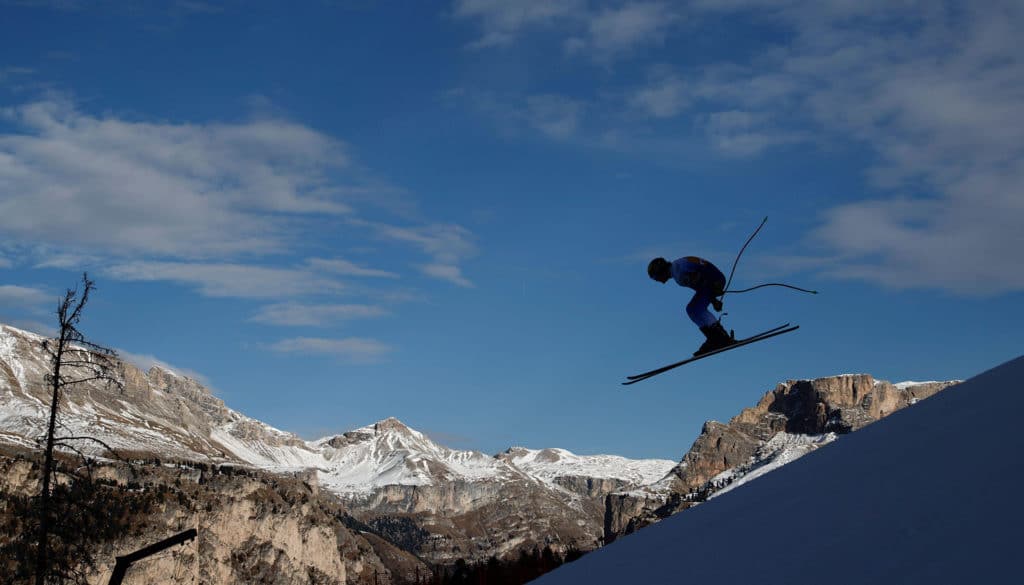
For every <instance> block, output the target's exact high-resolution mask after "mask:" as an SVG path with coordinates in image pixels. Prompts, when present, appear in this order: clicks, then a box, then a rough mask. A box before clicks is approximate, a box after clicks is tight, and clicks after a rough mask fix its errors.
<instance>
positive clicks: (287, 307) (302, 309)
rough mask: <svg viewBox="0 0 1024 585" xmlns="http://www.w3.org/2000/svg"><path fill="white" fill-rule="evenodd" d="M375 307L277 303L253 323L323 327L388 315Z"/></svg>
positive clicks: (255, 318) (260, 311) (260, 313)
mask: <svg viewBox="0 0 1024 585" xmlns="http://www.w3.org/2000/svg"><path fill="white" fill-rule="evenodd" d="M387 314H388V313H387V311H385V310H384V309H382V308H381V307H377V306H373V305H339V304H319V305H314V304H302V303H276V304H273V305H267V306H265V307H262V308H261V309H260V310H259V312H258V313H256V315H254V316H253V318H252V321H256V322H259V323H268V324H271V325H295V326H316V327H323V326H327V325H332V324H334V323H337V322H339V321H346V320H349V319H368V318H374V317H381V316H383V315H387Z"/></svg>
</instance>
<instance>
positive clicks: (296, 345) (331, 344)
mask: <svg viewBox="0 0 1024 585" xmlns="http://www.w3.org/2000/svg"><path fill="white" fill-rule="evenodd" d="M270 350H271V351H274V352H278V353H287V354H303V355H327V356H332V357H337V358H342V359H345V360H348V361H351V362H357V363H362V362H373V361H377V360H378V359H380V358H381V357H383V356H384V355H386V354H388V353H390V352H391V351H392V348H391V347H390V346H388V345H386V344H384V343H381V342H379V341H377V340H375V339H366V338H361V337H348V338H344V339H327V338H322V337H295V338H291V339H283V340H281V341H279V342H277V343H275V344H273V345H271V346H270Z"/></svg>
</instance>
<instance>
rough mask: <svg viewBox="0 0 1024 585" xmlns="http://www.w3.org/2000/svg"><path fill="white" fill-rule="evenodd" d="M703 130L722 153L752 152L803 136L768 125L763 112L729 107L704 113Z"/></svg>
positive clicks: (796, 140) (800, 138) (793, 140)
mask: <svg viewBox="0 0 1024 585" xmlns="http://www.w3.org/2000/svg"><path fill="white" fill-rule="evenodd" d="M705 132H706V133H707V137H708V140H710V141H711V145H712V146H714V147H715V149H716V150H717V151H718V152H720V153H722V154H724V155H726V156H736V157H742V156H752V155H756V154H759V153H761V151H763V150H765V149H766V148H768V147H770V146H777V145H779V144H785V143H787V142H798V141H800V140H802V139H805V138H804V137H803V136H801V135H800V134H798V133H796V132H792V131H787V130H781V129H778V128H774V127H772V125H771V124H770V123H769V122H768V117H767V116H766V115H764V114H760V113H753V112H745V111H740V110H730V111H725V112H714V113H712V114H709V115H708V116H707V117H706V124H705Z"/></svg>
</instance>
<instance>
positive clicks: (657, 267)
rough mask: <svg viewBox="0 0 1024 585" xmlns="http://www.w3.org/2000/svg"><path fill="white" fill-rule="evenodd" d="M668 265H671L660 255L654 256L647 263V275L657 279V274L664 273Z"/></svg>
mask: <svg viewBox="0 0 1024 585" xmlns="http://www.w3.org/2000/svg"><path fill="white" fill-rule="evenodd" d="M670 266H672V265H671V264H670V263H669V261H668V260H665V259H664V258H660V257H659V258H655V259H654V260H651V262H650V264H648V265H647V276H650V277H651V278H652V279H654V280H658V275H660V274H664V273H665V271H666V270H667V269H669V267H670Z"/></svg>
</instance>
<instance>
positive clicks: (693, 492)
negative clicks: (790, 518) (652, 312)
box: [605, 374, 956, 542]
mask: <svg viewBox="0 0 1024 585" xmlns="http://www.w3.org/2000/svg"><path fill="white" fill-rule="evenodd" d="M954 383H956V382H903V383H900V384H895V385H894V384H891V383H889V382H886V381H882V380H875V379H874V378H872V377H871V376H869V375H867V374H857V375H843V376H831V377H827V378H818V379H815V380H790V381H788V382H786V383H783V384H779V385H778V386H777V387H776V388H775V389H774V390H771V391H769V392H768V393H766V394H765V395H764V397H762V398H761V400H760V401H759V402H758V403H757V405H756V406H754V407H752V408H747V409H745V410H743V411H742V412H741V413H740V414H738V415H737V416H735V417H734V418H733V419H732V420H730V421H729V423H728V424H723V423H720V422H716V421H708V422H707V423H705V424H704V428H703V429H702V431H701V434H700V436H699V437H698V438H697V440H696V441H694V443H693V446H692V447H690V450H689V451H688V452H687V453H686V455H685V456H684V457H683V459H682V461H680V462H679V464H678V465H677V466H676V467H674V468H673V469H672V470H671V472H670V473H669V474H668V475H667V476H666V477H665V478H664V479H663V480H661V481H660V482H657V483H656V484H653V485H651V486H647V487H645V488H643V489H640V490H633V491H631V492H619V493H615V494H611V495H609V496H608V497H607V498H606V501H605V503H606V512H605V541H606V542H611V541H612V540H614V539H615V538H616V537H618V536H620V535H623V534H629V533H631V532H633V531H635V530H638V529H639V528H642V527H643V526H646V525H648V524H650V523H652V522H656V521H657V520H659V519H661V518H665V517H666V516H669V515H671V514H674V513H677V512H679V511H682V510H685V509H686V508H688V507H690V506H693V505H695V504H696V503H699V502H701V501H703V500H705V499H707V498H708V497H711V496H712V495H713V494H714V493H715V492H716V491H718V490H720V489H722V488H725V487H727V486H729V485H731V484H736V483H737V482H742V481H743V478H744V477H747V476H749V477H747V478H748V479H750V478H752V477H756V475H759V474H760V473H763V472H765V471H767V470H770V469H771V468H774V467H777V466H778V465H782V464H784V463H787V462H788V461H792V460H793V459H795V458H796V457H799V456H800V455H803V454H805V453H807V452H809V451H811V450H813V449H815V448H817V447H819V446H821V445H824V444H826V443H828V442H830V441H832V440H833V439H835V437H836V436H837V435H841V434H845V433H850V432H853V431H855V430H857V429H860V428H861V427H863V426H865V425H867V424H870V423H872V422H874V421H876V420H879V419H881V418H883V417H885V416H888V415H889V414H892V413H893V412H895V411H897V410H899V409H901V408H905V407H907V406H909V405H911V404H914V403H915V402H917V401H918V400H922V399H924V398H927V397H929V396H931V395H933V394H935V393H936V392H939V391H940V390H942V389H943V388H946V387H948V386H950V385H952V384H954Z"/></svg>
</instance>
